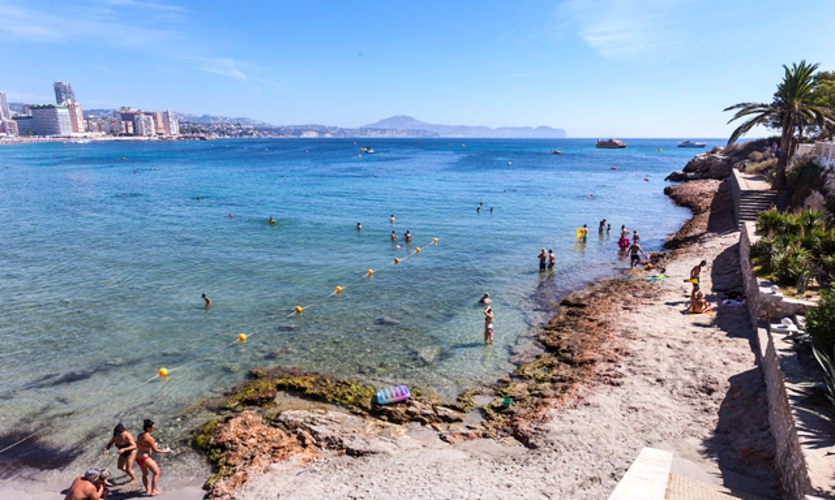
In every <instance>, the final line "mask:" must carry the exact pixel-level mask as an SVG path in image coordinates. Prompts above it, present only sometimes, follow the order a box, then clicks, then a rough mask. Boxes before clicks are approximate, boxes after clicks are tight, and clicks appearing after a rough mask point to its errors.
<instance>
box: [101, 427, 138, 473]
mask: <svg viewBox="0 0 835 500" xmlns="http://www.w3.org/2000/svg"><path fill="white" fill-rule="evenodd" d="M113 445H116V449H118V450H119V461H118V462H117V466H118V467H119V470H120V471H122V472H124V473H125V474H127V475H128V476H130V482H129V483H128V484H133V483H135V482H136V474H134V473H133V459H134V458H135V457H136V442H135V441H134V440H133V436H131V434H130V432H128V431H126V430H125V426H124V425H122V424H117V425H116V428H115V429H113V437H112V438H111V439H110V441H108V443H107V446H106V447H105V448H104V454H105V455H107V454H108V453H109V452H110V447H111V446H113Z"/></svg>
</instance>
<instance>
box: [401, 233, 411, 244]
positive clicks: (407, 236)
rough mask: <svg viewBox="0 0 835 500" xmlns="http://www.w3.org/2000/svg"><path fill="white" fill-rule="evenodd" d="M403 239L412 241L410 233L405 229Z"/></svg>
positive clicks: (407, 241)
mask: <svg viewBox="0 0 835 500" xmlns="http://www.w3.org/2000/svg"><path fill="white" fill-rule="evenodd" d="M403 240H404V241H405V242H406V243H409V242H410V241H412V233H410V232H409V231H406V233H405V234H404V235H403Z"/></svg>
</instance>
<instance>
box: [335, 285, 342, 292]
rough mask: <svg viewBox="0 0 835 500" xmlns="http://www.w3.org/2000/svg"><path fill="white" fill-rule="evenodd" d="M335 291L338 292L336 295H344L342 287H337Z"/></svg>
mask: <svg viewBox="0 0 835 500" xmlns="http://www.w3.org/2000/svg"><path fill="white" fill-rule="evenodd" d="M334 290H335V291H336V293H342V287H341V286H339V285H337V287H336V288H334Z"/></svg>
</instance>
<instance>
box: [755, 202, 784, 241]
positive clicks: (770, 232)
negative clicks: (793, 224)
mask: <svg viewBox="0 0 835 500" xmlns="http://www.w3.org/2000/svg"><path fill="white" fill-rule="evenodd" d="M784 219H785V216H784V215H783V214H781V213H780V212H778V211H777V209H776V208H774V207H772V208H770V209H769V210H766V211H764V212H760V213H759V214H757V234H758V235H760V236H774V235H775V234H777V233H782V232H783V231H784V228H785V220H784Z"/></svg>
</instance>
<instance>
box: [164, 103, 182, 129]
mask: <svg viewBox="0 0 835 500" xmlns="http://www.w3.org/2000/svg"><path fill="white" fill-rule="evenodd" d="M162 125H163V129H164V130H165V135H180V123H179V122H178V121H177V115H175V114H174V112H173V111H171V110H170V109H166V110H165V111H163V112H162Z"/></svg>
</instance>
